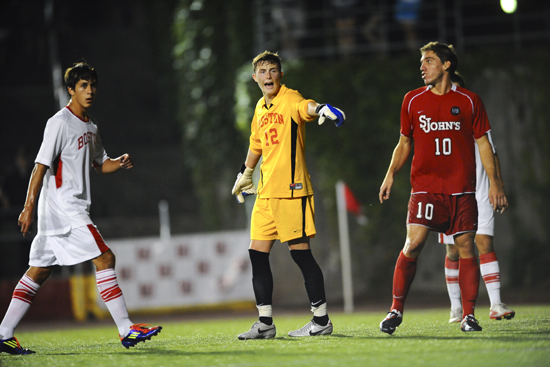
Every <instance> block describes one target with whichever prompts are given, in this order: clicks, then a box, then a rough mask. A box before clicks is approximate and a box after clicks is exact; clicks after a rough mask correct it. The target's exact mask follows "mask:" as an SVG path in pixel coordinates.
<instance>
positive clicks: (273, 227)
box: [250, 195, 316, 242]
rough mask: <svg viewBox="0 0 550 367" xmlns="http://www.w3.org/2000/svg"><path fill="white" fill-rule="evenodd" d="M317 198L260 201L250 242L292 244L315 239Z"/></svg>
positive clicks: (305, 197)
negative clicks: (276, 241) (305, 239)
mask: <svg viewBox="0 0 550 367" xmlns="http://www.w3.org/2000/svg"><path fill="white" fill-rule="evenodd" d="M315 233H316V231H315V208H314V205H313V195H311V196H303V197H300V198H292V199H291V198H288V199H269V198H268V199H260V198H256V203H255V204H254V209H253V210H252V223H251V225H250V238H251V239H252V240H279V241H281V242H288V241H290V240H293V239H296V238H301V237H305V236H307V237H315Z"/></svg>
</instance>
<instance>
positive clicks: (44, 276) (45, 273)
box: [26, 266, 53, 285]
mask: <svg viewBox="0 0 550 367" xmlns="http://www.w3.org/2000/svg"><path fill="white" fill-rule="evenodd" d="M52 272H53V268H37V267H33V266H31V267H30V268H29V270H27V273H26V275H27V276H28V277H29V278H31V279H32V280H34V281H35V282H36V283H37V284H40V285H42V284H44V283H45V282H46V280H48V278H49V277H50V276H51V275H52Z"/></svg>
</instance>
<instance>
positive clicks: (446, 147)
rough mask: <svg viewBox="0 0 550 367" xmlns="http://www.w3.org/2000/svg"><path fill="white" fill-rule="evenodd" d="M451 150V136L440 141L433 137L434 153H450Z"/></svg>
mask: <svg viewBox="0 0 550 367" xmlns="http://www.w3.org/2000/svg"><path fill="white" fill-rule="evenodd" d="M451 152H452V149H451V138H443V139H442V140H441V141H440V140H439V138H435V155H441V153H443V155H451Z"/></svg>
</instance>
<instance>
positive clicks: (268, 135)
mask: <svg viewBox="0 0 550 367" xmlns="http://www.w3.org/2000/svg"><path fill="white" fill-rule="evenodd" d="M277 138H278V135H277V129H275V128H272V129H269V131H268V130H266V131H265V145H266V146H267V147H268V146H269V141H270V140H271V144H272V145H275V144H279V140H277Z"/></svg>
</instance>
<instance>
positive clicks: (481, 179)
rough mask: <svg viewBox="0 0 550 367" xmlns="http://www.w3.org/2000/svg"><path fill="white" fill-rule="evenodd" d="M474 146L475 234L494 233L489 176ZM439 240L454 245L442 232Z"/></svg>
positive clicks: (449, 237) (490, 234) (451, 238)
mask: <svg viewBox="0 0 550 367" xmlns="http://www.w3.org/2000/svg"><path fill="white" fill-rule="evenodd" d="M475 146H476V149H475V151H476V201H477V212H478V214H477V232H476V234H486V235H489V236H493V235H494V228H495V217H494V212H493V206H492V205H491V202H490V201H489V178H488V177H487V172H485V168H483V163H481V156H480V154H479V147H478V145H477V143H476V144H475ZM439 242H440V243H445V244H448V245H454V243H455V242H454V239H453V237H452V236H447V235H445V234H443V233H440V234H439Z"/></svg>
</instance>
